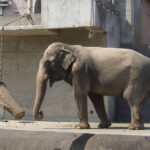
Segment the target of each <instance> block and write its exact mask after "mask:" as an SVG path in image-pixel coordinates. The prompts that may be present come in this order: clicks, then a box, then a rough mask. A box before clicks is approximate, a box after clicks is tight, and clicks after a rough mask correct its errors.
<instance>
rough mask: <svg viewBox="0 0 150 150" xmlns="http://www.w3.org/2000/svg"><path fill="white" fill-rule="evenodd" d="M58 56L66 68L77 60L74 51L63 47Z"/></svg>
mask: <svg viewBox="0 0 150 150" xmlns="http://www.w3.org/2000/svg"><path fill="white" fill-rule="evenodd" d="M57 56H58V59H59V63H60V65H61V66H62V67H63V69H64V70H67V69H68V68H69V66H70V65H71V64H72V63H73V62H74V61H75V59H76V58H75V56H74V55H73V54H72V52H70V51H68V50H66V49H63V50H59V51H58V52H57Z"/></svg>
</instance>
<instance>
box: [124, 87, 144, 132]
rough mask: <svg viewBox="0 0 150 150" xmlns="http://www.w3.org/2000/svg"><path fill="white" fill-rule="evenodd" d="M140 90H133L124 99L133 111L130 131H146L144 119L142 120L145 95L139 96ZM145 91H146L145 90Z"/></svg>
mask: <svg viewBox="0 0 150 150" xmlns="http://www.w3.org/2000/svg"><path fill="white" fill-rule="evenodd" d="M139 90H141V89H140V88H134V89H133V88H132V89H130V90H129V91H128V94H126V96H125V97H124V98H125V99H126V100H127V102H128V104H129V106H130V109H131V123H130V125H129V127H128V128H129V129H130V130H140V129H144V124H143V119H142V109H143V106H144V102H145V101H144V97H145V96H144V93H145V92H143V93H142V94H139V93H140V92H141V91H139ZM143 90H144V89H143Z"/></svg>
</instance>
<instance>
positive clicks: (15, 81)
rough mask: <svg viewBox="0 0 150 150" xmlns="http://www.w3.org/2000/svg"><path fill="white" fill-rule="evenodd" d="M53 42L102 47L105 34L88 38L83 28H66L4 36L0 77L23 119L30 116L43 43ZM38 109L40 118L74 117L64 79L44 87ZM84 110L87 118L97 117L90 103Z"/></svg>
mask: <svg viewBox="0 0 150 150" xmlns="http://www.w3.org/2000/svg"><path fill="white" fill-rule="evenodd" d="M56 41H60V42H65V43H68V44H82V45H84V46H106V35H105V34H99V33H97V34H96V35H95V38H94V39H88V31H87V30H84V29H76V30H75V29H74V30H72V29H68V30H62V31H61V32H60V33H59V34H58V35H55V36H43V37H4V70H3V80H4V81H5V82H6V85H7V87H8V89H10V91H11V93H12V95H13V96H14V97H15V98H16V100H17V101H18V102H19V103H20V104H21V105H22V106H23V107H24V109H25V110H26V116H25V118H24V119H32V108H33V104H34V99H35V79H36V73H37V70H38V63H39V61H40V59H41V57H42V55H43V52H44V50H45V49H46V48H47V46H48V45H49V44H51V43H52V42H56ZM42 109H43V111H44V113H45V117H44V120H57V121H59V120H63V121H70V120H72V121H75V120H77V119H78V118H77V114H76V106H75V103H74V101H73V98H72V88H71V87H70V86H69V85H67V84H66V83H64V82H58V83H56V84H54V87H53V88H52V89H50V88H49V87H48V88H47V93H46V96H45V100H44V103H43V105H42ZM88 112H89V116H90V118H91V119H90V120H98V118H97V115H96V113H95V110H94V109H93V106H92V105H91V103H90V102H89V110H88ZM92 112H93V113H92ZM9 118H10V116H7V119H9Z"/></svg>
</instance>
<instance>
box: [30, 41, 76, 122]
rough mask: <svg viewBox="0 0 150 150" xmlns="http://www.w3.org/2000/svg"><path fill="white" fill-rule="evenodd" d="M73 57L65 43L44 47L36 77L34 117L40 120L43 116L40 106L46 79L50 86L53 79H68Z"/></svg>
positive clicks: (70, 49) (70, 48)
mask: <svg viewBox="0 0 150 150" xmlns="http://www.w3.org/2000/svg"><path fill="white" fill-rule="evenodd" d="M75 59H76V58H75V56H74V54H73V49H72V47H71V46H68V45H66V44H62V43H53V44H51V45H50V46H49V47H48V48H47V49H46V51H45V53H44V56H43V58H42V59H41V61H40V64H39V69H38V73H37V78H36V99H35V105H34V109H33V116H34V119H36V120H41V119H42V118H43V112H42V111H40V107H41V104H42V102H43V98H44V95H45V91H46V85H47V81H48V80H49V82H50V87H52V85H53V83H54V82H55V81H60V80H63V79H64V80H68V79H67V78H69V75H68V74H69V72H70V69H71V66H72V64H73V63H74V61H75Z"/></svg>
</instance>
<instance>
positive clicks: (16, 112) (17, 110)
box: [0, 81, 25, 119]
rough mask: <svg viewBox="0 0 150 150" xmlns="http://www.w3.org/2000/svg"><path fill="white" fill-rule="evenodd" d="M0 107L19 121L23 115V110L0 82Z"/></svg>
mask: <svg viewBox="0 0 150 150" xmlns="http://www.w3.org/2000/svg"><path fill="white" fill-rule="evenodd" d="M0 105H1V106H2V107H3V109H5V110H7V111H8V112H9V113H10V114H11V115H13V117H14V118H15V119H21V118H22V117H24V115H25V111H24V110H23V108H22V107H21V106H20V105H19V104H18V103H17V102H16V101H15V100H14V98H13V97H12V95H11V94H10V92H9V91H8V90H7V88H6V85H5V83H4V82H1V81H0Z"/></svg>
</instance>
